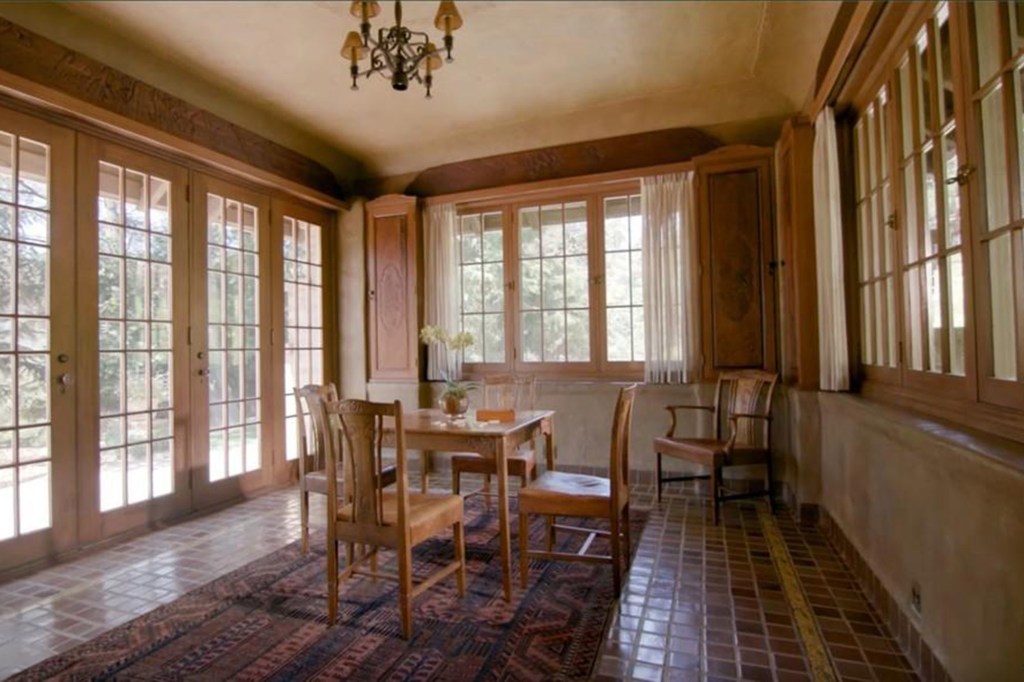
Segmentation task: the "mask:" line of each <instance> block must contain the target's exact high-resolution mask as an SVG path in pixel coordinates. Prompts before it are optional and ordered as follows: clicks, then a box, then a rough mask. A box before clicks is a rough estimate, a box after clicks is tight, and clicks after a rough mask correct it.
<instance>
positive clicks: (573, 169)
mask: <svg viewBox="0 0 1024 682" xmlns="http://www.w3.org/2000/svg"><path fill="white" fill-rule="evenodd" d="M720 146H721V142H719V141H718V139H716V138H715V137H712V136H711V135H708V134H707V133H705V132H703V131H700V130H698V129H696V128H670V129H667V130H654V131H650V132H645V133H636V134H634V135H622V136H620V137H608V138H604V139H600V140H591V141H589V142H574V143H571V144H563V145H558V146H554V147H544V148H542V149H531V150H528V151H522V152H512V153H509V154H501V155H498V156H488V157H485V158H482V159H472V160H469V161H459V162H457V163H449V164H445V165H443V166H435V167H433V168H428V169H427V170H425V171H423V172H422V173H420V174H419V175H418V176H416V178H415V179H414V180H413V181H412V182H411V183H410V184H409V186H408V187H407V188H406V189H405V190H404V191H403V193H404V194H409V195H413V196H419V197H430V196H436V195H439V194H456V193H460V192H469V191H472V190H480V189H489V188H493V187H506V186H509V185H520V184H524V183H531V182H541V181H545V180H558V179H562V178H573V177H577V176H584V175H594V174H597V173H608V172H612V171H622V170H628V169H633V168H643V167H645V166H660V165H664V164H671V163H678V162H681V161H689V160H690V159H692V158H693V157H695V156H700V155H702V154H706V153H708V152H710V151H712V150H714V149H717V148H718V147H720ZM365 189H366V190H367V191H368V192H370V193H371V195H372V194H373V188H372V187H367V188H365Z"/></svg>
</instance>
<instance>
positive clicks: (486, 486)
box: [484, 474, 491, 509]
mask: <svg viewBox="0 0 1024 682" xmlns="http://www.w3.org/2000/svg"><path fill="white" fill-rule="evenodd" d="M484 496H485V497H486V498H487V508H488V509H490V508H491V475H490V474H484Z"/></svg>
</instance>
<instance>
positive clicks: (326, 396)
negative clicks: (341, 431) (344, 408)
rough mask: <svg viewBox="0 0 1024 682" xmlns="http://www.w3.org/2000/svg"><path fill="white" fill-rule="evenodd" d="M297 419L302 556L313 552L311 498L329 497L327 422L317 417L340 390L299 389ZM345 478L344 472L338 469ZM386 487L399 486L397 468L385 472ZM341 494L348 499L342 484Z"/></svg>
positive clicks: (311, 386) (328, 386) (329, 386)
mask: <svg viewBox="0 0 1024 682" xmlns="http://www.w3.org/2000/svg"><path fill="white" fill-rule="evenodd" d="M294 395H295V417H296V429H295V432H296V437H297V439H298V448H297V450H296V452H297V453H298V455H299V520H300V524H301V526H302V552H303V554H305V553H306V552H308V551H309V494H310V493H317V494H318V495H326V494H327V473H326V471H325V469H326V466H327V464H326V456H325V445H324V438H325V436H326V432H324V431H322V430H321V426H320V425H321V424H322V423H324V422H323V420H317V419H314V418H313V414H314V413H315V412H318V411H322V410H323V409H324V405H325V404H326V403H332V402H336V401H337V400H338V389H337V388H335V386H334V384H324V385H322V386H321V385H320V384H307V385H305V386H303V387H302V388H296V389H295V391H294ZM338 475H341V468H340V467H339V468H338ZM381 481H382V484H381V486H382V487H387V486H389V485H391V484H393V483H394V482H395V467H394V466H387V467H384V470H383V471H382V472H381ZM338 491H339V493H338V494H340V495H344V486H343V485H342V483H341V482H340V481H339V482H338Z"/></svg>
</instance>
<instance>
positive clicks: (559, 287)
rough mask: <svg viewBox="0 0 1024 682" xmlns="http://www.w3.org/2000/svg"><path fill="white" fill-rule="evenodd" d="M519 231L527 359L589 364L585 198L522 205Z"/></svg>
mask: <svg viewBox="0 0 1024 682" xmlns="http://www.w3.org/2000/svg"><path fill="white" fill-rule="evenodd" d="M519 232H520V234H519V240H520V259H519V267H520V292H519V296H520V299H519V304H520V306H519V307H520V311H521V312H520V316H521V328H520V335H521V339H520V340H521V346H522V360H523V362H553V363H566V362H589V361H590V291H589V285H590V267H589V263H588V260H587V259H588V256H587V205H586V202H582V201H579V202H571V203H564V204H562V203H560V204H550V205H545V206H534V207H530V208H523V209H520V212H519ZM629 238H630V237H629V236H627V239H629ZM637 238H639V231H638V232H637Z"/></svg>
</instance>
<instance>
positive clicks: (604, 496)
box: [519, 471, 612, 516]
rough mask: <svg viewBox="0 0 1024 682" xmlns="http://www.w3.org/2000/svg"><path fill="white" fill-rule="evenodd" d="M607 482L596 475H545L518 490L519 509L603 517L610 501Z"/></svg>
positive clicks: (558, 472)
mask: <svg viewBox="0 0 1024 682" xmlns="http://www.w3.org/2000/svg"><path fill="white" fill-rule="evenodd" d="M611 496H612V493H611V481H609V480H608V479H607V478H601V477H600V476H587V475H585V474H569V473H565V472H562V471H548V472H545V473H544V474H543V475H542V476H541V477H540V478H538V479H537V480H536V481H533V482H532V483H530V485H529V486H527V487H525V488H523V489H522V490H520V491H519V510H520V512H529V513H535V514H557V515H559V516H604V515H607V514H608V513H609V505H610V504H611V499H612V497H611Z"/></svg>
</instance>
